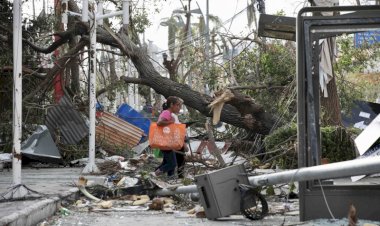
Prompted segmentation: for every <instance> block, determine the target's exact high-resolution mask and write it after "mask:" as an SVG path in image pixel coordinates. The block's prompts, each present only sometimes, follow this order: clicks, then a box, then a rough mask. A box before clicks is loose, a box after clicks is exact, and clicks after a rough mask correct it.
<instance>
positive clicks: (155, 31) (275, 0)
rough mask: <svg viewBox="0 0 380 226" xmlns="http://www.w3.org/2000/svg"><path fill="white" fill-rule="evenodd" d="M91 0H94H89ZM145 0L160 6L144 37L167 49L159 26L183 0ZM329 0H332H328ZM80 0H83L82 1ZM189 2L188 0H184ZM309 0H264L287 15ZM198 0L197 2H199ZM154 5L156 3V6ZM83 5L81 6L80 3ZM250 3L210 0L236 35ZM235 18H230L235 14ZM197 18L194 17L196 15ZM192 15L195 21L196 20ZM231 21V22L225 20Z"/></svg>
mask: <svg viewBox="0 0 380 226" xmlns="http://www.w3.org/2000/svg"><path fill="white" fill-rule="evenodd" d="M44 1H45V3H46V4H47V5H48V7H49V8H52V7H53V5H52V4H53V3H54V1H49V0H34V2H35V5H36V8H35V12H36V15H38V14H39V12H40V11H41V9H42V5H43V2H44ZM90 1H91V0H90ZM143 1H144V3H145V4H144V5H145V7H150V8H154V9H155V8H157V9H159V11H160V12H159V13H154V10H153V9H152V10H151V11H150V12H151V13H150V14H149V19H150V21H151V22H152V26H151V27H149V28H148V29H147V30H146V32H145V39H146V40H150V41H153V43H154V44H156V45H157V46H158V47H159V48H161V49H167V33H168V31H167V27H163V26H160V21H161V19H162V18H165V17H169V16H170V15H171V14H172V11H173V10H174V9H178V8H181V6H182V5H181V3H180V0H165V1H164V0H161V1H156V0H135V1H133V4H134V5H136V4H138V7H142V2H143ZM327 1H329V0H327ZM79 2H81V1H79ZM183 2H184V4H187V1H186V0H184V1H183ZM305 2H307V0H265V5H266V13H267V14H275V13H277V12H279V11H280V10H283V11H284V12H285V14H286V15H287V16H293V17H295V16H296V15H297V12H298V11H299V10H300V9H301V8H302V7H303V6H305V4H306V3H305ZM31 3H32V1H27V2H26V3H24V4H23V14H24V16H30V15H33V10H32V8H33V7H31ZM197 3H198V4H197ZM353 3H355V1H354V0H340V5H348V4H353ZM153 5H155V6H153ZM198 5H199V6H200V9H201V10H202V12H203V13H205V12H206V0H192V6H191V8H192V9H196V8H198ZM79 7H81V6H79ZM246 7H247V0H209V12H210V14H212V15H215V16H218V17H219V18H221V20H222V21H223V22H225V23H224V25H225V28H226V29H227V30H228V31H229V32H230V33H232V34H234V35H244V34H247V32H249V30H248V28H247V13H246V11H244V12H242V13H241V14H239V15H238V16H236V17H234V15H235V14H237V13H239V12H241V11H242V10H244V9H245V8H246ZM233 17H234V19H233V20H230V19H231V18H233ZM194 19H195V18H194ZM194 19H193V22H194ZM226 21H228V22H226Z"/></svg>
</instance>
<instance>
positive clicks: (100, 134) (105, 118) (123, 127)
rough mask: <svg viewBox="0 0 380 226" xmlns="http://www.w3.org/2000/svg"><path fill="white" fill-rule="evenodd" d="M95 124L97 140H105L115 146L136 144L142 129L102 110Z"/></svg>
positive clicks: (141, 134) (132, 145)
mask: <svg viewBox="0 0 380 226" xmlns="http://www.w3.org/2000/svg"><path fill="white" fill-rule="evenodd" d="M99 121H100V122H99V124H98V126H96V139H97V142H105V143H107V144H109V145H115V146H120V147H124V146H129V147H134V146H136V145H137V144H138V143H139V141H140V139H141V137H142V136H143V134H144V131H143V130H142V129H140V128H138V127H136V126H134V125H132V124H130V123H128V122H127V121H124V120H123V119H120V118H118V117H116V116H114V115H112V114H111V113H108V112H103V114H102V116H101V117H100V118H99Z"/></svg>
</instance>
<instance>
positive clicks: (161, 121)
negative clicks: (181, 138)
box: [157, 119, 174, 126]
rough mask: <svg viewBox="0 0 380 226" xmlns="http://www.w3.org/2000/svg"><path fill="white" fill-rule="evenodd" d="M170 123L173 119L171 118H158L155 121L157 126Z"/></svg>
mask: <svg viewBox="0 0 380 226" xmlns="http://www.w3.org/2000/svg"><path fill="white" fill-rule="evenodd" d="M172 123H174V119H171V120H165V119H159V120H158V121H157V125H158V126H167V125H170V124H172Z"/></svg>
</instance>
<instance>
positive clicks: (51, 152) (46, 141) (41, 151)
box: [21, 125, 63, 163]
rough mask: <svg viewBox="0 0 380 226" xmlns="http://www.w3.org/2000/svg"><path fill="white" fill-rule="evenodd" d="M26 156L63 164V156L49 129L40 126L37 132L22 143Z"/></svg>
mask: <svg viewBox="0 0 380 226" xmlns="http://www.w3.org/2000/svg"><path fill="white" fill-rule="evenodd" d="M21 152H22V154H23V155H24V156H26V157H28V158H31V159H34V160H38V161H42V162H48V163H62V162H63V160H62V156H61V154H60V153H59V150H58V148H57V146H56V145H55V143H54V141H53V138H52V137H51V135H50V132H49V130H48V128H47V127H46V126H44V125H39V126H38V127H37V129H36V131H35V132H34V133H33V134H32V135H31V136H30V137H29V138H28V139H27V140H26V141H25V142H23V143H22V146H21Z"/></svg>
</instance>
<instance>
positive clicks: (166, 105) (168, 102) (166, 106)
mask: <svg viewBox="0 0 380 226" xmlns="http://www.w3.org/2000/svg"><path fill="white" fill-rule="evenodd" d="M182 102H183V101H182V100H181V99H180V98H179V97H175V96H170V97H168V98H167V99H166V102H165V103H163V104H162V110H167V109H169V108H170V106H172V105H174V104H177V103H182Z"/></svg>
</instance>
